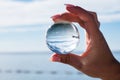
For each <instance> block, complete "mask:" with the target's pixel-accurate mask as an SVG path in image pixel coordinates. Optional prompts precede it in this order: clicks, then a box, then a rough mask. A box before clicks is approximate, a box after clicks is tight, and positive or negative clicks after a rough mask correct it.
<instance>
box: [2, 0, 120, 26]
mask: <svg viewBox="0 0 120 80" xmlns="http://www.w3.org/2000/svg"><path fill="white" fill-rule="evenodd" d="M119 2H120V1H119V0H97V1H96V0H92V1H89V0H86V1H82V0H68V1H67V0H30V1H28V2H27V1H25V3H24V1H23V0H19V1H16V0H6V1H4V0H3V1H0V11H1V13H0V27H8V26H15V25H24V24H29V25H31V24H38V23H42V24H46V23H51V19H50V17H51V16H52V15H54V14H57V13H62V12H64V11H65V6H64V4H65V3H71V4H75V5H79V6H81V7H83V8H85V9H87V10H93V11H95V12H97V13H98V14H99V18H100V20H101V21H102V22H111V21H117V20H118V21H120V18H119V15H120V13H117V15H116V13H114V14H112V15H111V14H109V13H113V12H119V11H120V5H119ZM106 4H107V5H106Z"/></svg>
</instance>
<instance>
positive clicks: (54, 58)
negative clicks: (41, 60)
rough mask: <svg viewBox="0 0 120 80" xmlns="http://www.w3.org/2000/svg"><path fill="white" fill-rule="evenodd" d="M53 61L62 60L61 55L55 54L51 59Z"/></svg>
mask: <svg viewBox="0 0 120 80" xmlns="http://www.w3.org/2000/svg"><path fill="white" fill-rule="evenodd" d="M51 61H53V62H60V61H61V59H60V57H58V56H55V57H53V58H52V59H51Z"/></svg>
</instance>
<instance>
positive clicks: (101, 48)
mask: <svg viewBox="0 0 120 80" xmlns="http://www.w3.org/2000/svg"><path fill="white" fill-rule="evenodd" d="M66 10H67V12H65V13H62V14H57V15H54V16H53V17H52V19H53V21H54V22H58V21H69V22H76V23H78V24H79V25H80V26H81V27H82V28H83V29H85V31H86V33H85V34H86V50H85V51H84V52H83V53H82V55H76V54H75V53H74V54H72V53H69V54H56V53H54V54H53V55H52V57H51V61H52V62H60V63H65V64H69V65H71V66H73V67H74V68H76V69H78V70H79V71H82V72H83V73H85V74H87V75H89V76H91V77H97V78H101V79H102V80H120V63H119V62H118V61H117V60H116V59H115V58H114V56H113V55H112V52H111V50H110V49H109V46H108V44H107V42H106V40H105V38H104V36H103V34H102V33H101V31H100V30H99V27H100V23H99V21H98V19H97V15H96V13H95V12H91V11H87V10H85V9H83V8H81V7H79V6H74V5H71V4H66Z"/></svg>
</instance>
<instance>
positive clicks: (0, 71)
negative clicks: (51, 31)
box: [0, 51, 120, 80]
mask: <svg viewBox="0 0 120 80" xmlns="http://www.w3.org/2000/svg"><path fill="white" fill-rule="evenodd" d="M51 55H52V52H16V53H15V52H14V53H0V80H100V79H98V78H93V77H90V76H87V75H85V74H84V73H82V72H80V71H78V70H76V69H75V68H73V67H71V66H69V65H67V64H62V63H57V62H51V61H50V60H49V59H50V56H51ZM113 55H114V56H115V58H116V59H117V60H118V61H120V51H117V52H113Z"/></svg>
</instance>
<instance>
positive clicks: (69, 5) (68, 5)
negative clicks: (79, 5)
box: [65, 4, 75, 7]
mask: <svg viewBox="0 0 120 80" xmlns="http://www.w3.org/2000/svg"><path fill="white" fill-rule="evenodd" d="M65 5H66V6H67V7H75V6H74V5H72V4H65Z"/></svg>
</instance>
